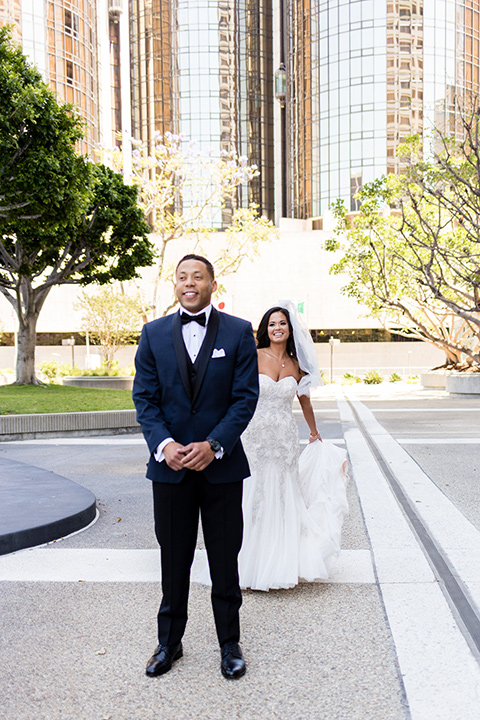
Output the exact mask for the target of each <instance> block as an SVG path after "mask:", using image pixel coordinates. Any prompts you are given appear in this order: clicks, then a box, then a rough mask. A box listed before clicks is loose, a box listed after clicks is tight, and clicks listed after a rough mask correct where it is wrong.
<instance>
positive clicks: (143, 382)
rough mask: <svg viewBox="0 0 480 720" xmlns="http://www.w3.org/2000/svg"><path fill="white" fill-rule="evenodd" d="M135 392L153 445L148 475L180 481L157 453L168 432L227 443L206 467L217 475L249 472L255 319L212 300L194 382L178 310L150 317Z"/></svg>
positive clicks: (180, 438) (217, 478) (233, 477)
mask: <svg viewBox="0 0 480 720" xmlns="http://www.w3.org/2000/svg"><path fill="white" fill-rule="evenodd" d="M135 366H136V375H135V381H134V385H133V399H134V402H135V407H136V409H137V419H138V422H139V423H140V425H141V427H142V431H143V434H144V436H145V440H146V442H147V445H148V449H149V450H150V460H149V462H148V465H147V478H149V479H150V480H154V481H157V482H165V483H177V482H180V481H181V480H182V478H183V476H184V475H185V472H186V470H179V471H175V470H172V469H171V468H169V467H168V465H167V463H166V462H165V460H164V461H163V462H161V463H159V462H157V461H156V460H155V458H154V456H153V453H154V452H155V450H156V448H157V446H158V445H159V444H160V443H161V442H162V440H165V439H166V438H168V437H172V438H173V439H174V440H175V441H177V442H179V443H182V445H187V444H188V443H190V442H199V441H202V440H206V438H207V437H213V438H215V440H218V441H219V442H220V444H221V445H222V447H223V448H224V450H225V453H224V456H223V458H222V459H221V460H217V459H214V460H213V461H212V462H211V463H210V464H209V465H208V466H207V467H206V468H205V470H204V471H203V473H204V475H205V476H206V477H207V479H208V480H209V481H210V482H212V483H228V482H238V481H240V480H242V479H243V478H245V477H248V475H249V474H250V472H249V468H248V462H247V458H246V456H245V453H244V450H243V447H242V443H241V441H240V435H241V433H242V432H243V431H244V430H245V428H246V426H247V425H248V423H249V421H250V419H251V417H252V415H253V413H254V411H255V406H256V404H257V399H258V363H257V351H256V347H255V341H254V338H253V332H252V326H251V325H250V323H248V322H246V321H245V320H241V319H240V318H236V317H233V316H231V315H226V314H225V313H219V312H218V311H217V310H215V308H212V312H211V315H210V319H209V322H208V325H207V333H206V336H205V340H204V341H203V344H202V347H201V349H200V353H199V355H198V357H197V361H196V363H195V369H196V371H197V380H196V383H195V388H194V390H192V388H191V384H190V376H189V371H188V363H187V350H186V348H185V344H184V342H183V337H182V325H181V321H180V314H179V313H178V312H177V313H174V314H173V315H167V316H166V317H163V318H159V319H158V320H154V321H153V322H150V323H147V324H146V325H145V326H144V328H143V331H142V335H141V338H140V342H139V346H138V350H137V354H136V357H135Z"/></svg>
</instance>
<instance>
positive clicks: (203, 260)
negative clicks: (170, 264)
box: [175, 253, 215, 280]
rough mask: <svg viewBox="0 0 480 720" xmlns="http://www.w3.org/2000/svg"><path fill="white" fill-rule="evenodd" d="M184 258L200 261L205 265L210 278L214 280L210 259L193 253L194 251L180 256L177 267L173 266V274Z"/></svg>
mask: <svg viewBox="0 0 480 720" xmlns="http://www.w3.org/2000/svg"><path fill="white" fill-rule="evenodd" d="M185 260H198V262H202V263H203V264H204V265H206V266H207V270H208V274H209V275H210V278H211V279H212V280H215V270H214V269H213V265H212V263H211V262H210V260H207V258H204V257H202V256H201V255H195V253H190V254H189V255H185V256H184V257H182V259H181V260H180V261H179V262H178V265H177V267H176V268H175V274H177V272H178V268H179V267H180V265H181V264H182V262H184V261H185Z"/></svg>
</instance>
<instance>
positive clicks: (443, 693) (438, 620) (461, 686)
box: [381, 583, 480, 720]
mask: <svg viewBox="0 0 480 720" xmlns="http://www.w3.org/2000/svg"><path fill="white" fill-rule="evenodd" d="M381 590H382V595H383V600H384V603H385V608H386V610H387V615H388V622H389V624H390V627H391V629H392V635H393V638H394V641H395V646H396V650H397V656H398V662H399V665H400V671H401V673H402V678H403V682H404V685H405V691H406V694H407V700H408V704H409V709H410V713H411V717H412V720H427V719H428V720H467V718H469V719H470V718H471V720H473V719H474V718H478V717H479V716H480V714H479V707H480V705H479V703H480V668H479V666H478V664H477V662H476V660H475V658H474V657H473V655H472V653H471V652H470V650H469V648H468V646H467V644H466V642H465V639H464V637H463V635H462V634H461V633H460V631H459V629H458V626H457V624H456V622H455V620H454V619H453V616H452V614H451V612H450V609H449V607H448V605H447V603H446V601H445V598H444V596H443V593H442V591H441V590H440V588H439V586H438V584H431V583H428V584H414V585H412V584H403V583H402V584H395V583H386V584H383V585H382V586H381Z"/></svg>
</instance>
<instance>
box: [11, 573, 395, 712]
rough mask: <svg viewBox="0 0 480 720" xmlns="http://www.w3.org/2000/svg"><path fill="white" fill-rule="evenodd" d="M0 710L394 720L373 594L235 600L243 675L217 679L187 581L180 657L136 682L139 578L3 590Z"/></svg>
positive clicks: (207, 634) (203, 601)
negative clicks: (186, 618)
mask: <svg viewBox="0 0 480 720" xmlns="http://www.w3.org/2000/svg"><path fill="white" fill-rule="evenodd" d="M2 597H3V602H2V606H3V607H2V613H1V615H0V638H1V639H0V644H1V646H2V679H1V680H0V693H1V697H2V703H1V706H2V710H1V711H0V715H1V716H2V717H5V718H14V719H15V720H107V718H108V720H154V719H155V720H277V719H281V720H286V719H287V718H288V720H347V719H348V720H407V719H408V718H409V714H408V710H406V707H405V699H404V695H403V688H402V682H401V680H400V678H399V675H398V668H397V666H396V662H395V653H394V649H393V643H392V639H391V636H390V633H389V629H388V626H387V625H386V623H385V620H384V612H383V607H382V602H381V599H380V596H379V592H378V589H377V587H376V586H375V585H341V586H336V585H335V586H334V585H323V584H308V585H301V586H299V587H297V588H294V589H292V590H279V591H271V592H269V593H261V592H252V591H248V592H244V595H243V598H244V601H243V607H242V609H241V622H242V646H243V650H244V654H245V658H246V662H247V674H246V676H245V677H244V678H241V679H240V680H239V681H236V682H232V681H227V680H225V679H224V678H222V676H221V674H220V669H219V662H220V654H219V650H218V645H217V641H216V636H215V631H214V627H213V617H212V611H211V605H210V588H207V587H205V586H201V585H195V584H194V585H192V586H191V590H190V603H189V616H190V621H189V624H188V626H187V631H186V634H185V638H184V657H183V658H182V659H181V660H180V661H178V662H177V663H175V665H174V667H173V669H172V671H171V672H169V673H168V674H167V675H164V676H163V677H159V678H153V679H150V678H147V677H146V676H145V665H146V662H147V660H148V657H149V655H150V654H151V652H152V651H153V650H154V646H155V635H156V611H157V608H158V603H159V599H160V591H159V588H158V586H155V585H154V584H153V583H129V584H125V583H118V584H116V583H113V584H112V583H110V584H102V583H87V582H84V583H78V584H75V583H53V584H52V583H5V584H4V585H3V587H2Z"/></svg>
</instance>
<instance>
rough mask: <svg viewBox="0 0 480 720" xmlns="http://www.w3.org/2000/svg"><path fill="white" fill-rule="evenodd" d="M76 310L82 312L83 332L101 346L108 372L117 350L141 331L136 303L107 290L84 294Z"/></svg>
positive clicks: (122, 293) (136, 300)
mask: <svg viewBox="0 0 480 720" xmlns="http://www.w3.org/2000/svg"><path fill="white" fill-rule="evenodd" d="M77 308H79V309H80V310H82V312H83V316H82V327H83V329H84V330H87V331H88V333H89V336H90V337H91V338H92V339H93V340H95V341H96V342H98V343H99V344H100V345H101V346H102V352H103V357H104V360H105V365H106V367H107V368H111V367H112V363H113V360H114V357H115V353H116V352H117V350H118V349H119V348H120V347H121V346H122V345H125V344H126V343H128V342H131V341H132V340H133V338H134V337H135V336H136V335H138V334H139V332H140V330H141V326H142V304H141V302H140V299H139V298H138V297H132V296H130V295H127V294H126V293H124V292H123V291H122V290H116V289H115V288H113V287H110V286H109V287H102V288H100V289H99V290H98V292H96V293H95V294H93V295H92V294H87V293H85V292H84V293H83V294H82V297H81V298H80V299H79V301H78V303H77Z"/></svg>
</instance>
